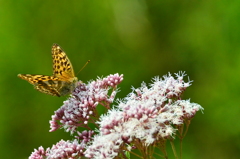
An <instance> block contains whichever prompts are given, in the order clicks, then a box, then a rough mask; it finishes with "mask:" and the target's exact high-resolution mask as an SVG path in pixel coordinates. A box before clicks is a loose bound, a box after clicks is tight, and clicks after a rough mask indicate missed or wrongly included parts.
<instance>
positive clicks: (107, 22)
mask: <svg viewBox="0 0 240 159" xmlns="http://www.w3.org/2000/svg"><path fill="white" fill-rule="evenodd" d="M239 8H240V2H239V1H236V0H235V1H227V0H222V1H218V0H212V1H184V0H183V1H179V0H169V1H165V0H154V1H153V0H152V1H151V0H150V1H147V0H121V1H120V0H119V1H117V0H105V1H96V0H91V1H89V0H82V1H57V0H51V1H40V0H35V1H30V0H25V1H14V0H8V1H7V0H1V1H0V55H1V56H0V57H1V58H0V73H1V78H0V84H1V85H0V95H1V100H0V106H1V110H0V150H1V155H0V156H1V158H5V159H6V158H20V159H23V158H27V157H28V156H29V155H30V154H31V152H32V151H33V150H34V148H38V147H39V146H43V147H45V148H46V147H51V146H52V145H53V144H55V143H56V142H58V141H59V140H60V139H64V140H71V139H72V138H73V137H72V136H70V135H69V134H68V133H65V132H64V131H63V130H62V129H61V130H58V131H56V132H52V133H50V132H49V129H50V128H49V120H50V119H51V115H53V112H54V111H55V110H57V109H58V108H59V107H60V106H61V105H62V102H63V101H64V100H66V98H67V97H61V98H58V97H53V96H49V95H46V94H42V93H40V92H38V91H36V90H34V89H33V87H32V86H31V85H30V84H29V83H27V82H26V81H23V80H21V79H19V78H17V74H19V73H32V74H44V75H51V74H52V59H51V46H52V44H53V43H58V44H59V45H60V46H61V47H62V48H63V49H64V50H65V52H66V53H67V55H68V57H69V58H70V59H71V62H72V64H73V66H74V69H75V72H78V70H80V69H81V68H82V66H83V65H84V64H85V63H86V61H87V60H91V62H90V63H89V64H88V65H87V67H85V68H84V70H82V71H81V72H80V73H79V74H78V75H77V76H78V78H79V79H81V80H82V81H85V82H86V81H88V80H91V79H96V77H97V76H106V75H109V74H114V73H120V74H124V81H123V82H122V83H121V85H120V89H121V92H119V93H118V95H117V97H118V98H123V97H124V96H126V95H127V94H128V93H129V92H130V91H131V86H134V87H139V86H140V84H141V82H142V81H145V82H147V83H149V82H151V79H152V77H154V76H163V75H165V74H167V73H168V72H171V73H177V72H179V71H186V73H187V74H188V76H189V77H190V79H191V80H193V81H194V82H193V85H192V86H191V87H190V88H188V89H187V90H186V92H185V93H184V97H183V98H184V99H188V98H190V99H191V102H195V103H199V104H200V105H202V106H203V107H204V109H205V110H204V114H202V113H201V112H198V113H197V115H196V116H195V118H194V119H193V120H192V122H191V126H190V129H189V132H188V134H187V136H186V138H185V139H184V148H183V158H184V159H193V158H194V159H203V158H204V159H212V158H218V159H228V158H231V159H237V158H240V124H239V119H240V104H239V103H240V97H239V95H240V85H239V83H240V9H239ZM186 80H187V78H186ZM168 146H170V145H169V144H168ZM171 153H172V152H169V154H171ZM170 156H171V155H170ZM132 158H134V157H132ZM170 158H171V157H170Z"/></svg>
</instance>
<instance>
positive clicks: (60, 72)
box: [52, 44, 75, 80]
mask: <svg viewBox="0 0 240 159" xmlns="http://www.w3.org/2000/svg"><path fill="white" fill-rule="evenodd" d="M52 59H53V76H55V77H58V78H64V79H66V80H69V79H71V78H74V77H75V75H74V70H73V67H72V64H71V62H70V60H69V59H68V57H67V55H66V53H65V52H64V51H63V50H62V48H61V47H60V46H59V45H57V44H53V46H52Z"/></svg>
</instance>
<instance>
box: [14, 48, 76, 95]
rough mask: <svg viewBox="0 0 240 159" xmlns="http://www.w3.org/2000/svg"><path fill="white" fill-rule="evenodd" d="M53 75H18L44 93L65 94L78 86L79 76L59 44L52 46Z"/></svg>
mask: <svg viewBox="0 0 240 159" xmlns="http://www.w3.org/2000/svg"><path fill="white" fill-rule="evenodd" d="M52 59H53V75H52V76H45V75H32V74H18V77H19V78H21V79H23V80H26V81H28V82H29V83H31V84H32V85H33V86H34V88H35V89H36V90H38V91H40V92H42V93H46V94H50V95H53V96H58V97H60V96H64V95H67V94H69V93H71V92H72V91H73V90H74V89H75V88H76V86H77V81H78V79H77V77H75V74H74V70H73V67H72V64H71V62H70V60H69V59H68V57H67V55H66V53H65V52H64V51H63V50H62V49H61V47H60V46H59V45H57V44H53V46H52Z"/></svg>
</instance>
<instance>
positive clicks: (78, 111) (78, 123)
mask: <svg viewBox="0 0 240 159" xmlns="http://www.w3.org/2000/svg"><path fill="white" fill-rule="evenodd" d="M122 80H123V75H119V74H114V75H109V76H108V77H106V78H103V79H100V78H99V79H97V80H96V81H92V82H89V83H88V84H85V83H82V82H79V83H78V86H77V88H76V89H75V90H74V92H73V93H72V97H71V98H69V99H68V100H66V101H65V102H64V104H63V106H62V107H61V108H59V109H58V110H57V111H55V114H54V115H53V116H52V120H51V121H50V127H51V130H50V131H51V132H52V131H55V130H57V129H58V128H60V127H64V128H65V130H66V131H70V132H71V133H74V132H75V131H76V129H77V128H78V127H87V124H88V123H89V122H94V118H96V117H97V116H98V114H97V111H96V107H97V105H98V104H101V105H103V106H105V107H106V108H108V109H109V108H110V104H111V103H112V102H113V100H114V98H115V95H116V93H117V89H116V87H117V85H118V84H120V83H121V82H122ZM111 88H112V89H113V91H112V92H111V94H110V95H108V91H109V90H110V89H111ZM59 122H60V123H59Z"/></svg>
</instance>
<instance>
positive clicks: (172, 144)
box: [170, 140, 178, 159]
mask: <svg viewBox="0 0 240 159" xmlns="http://www.w3.org/2000/svg"><path fill="white" fill-rule="evenodd" d="M170 143H171V146H172V150H173V154H174V156H175V159H178V156H177V151H176V149H175V146H174V143H173V141H172V140H170Z"/></svg>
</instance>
